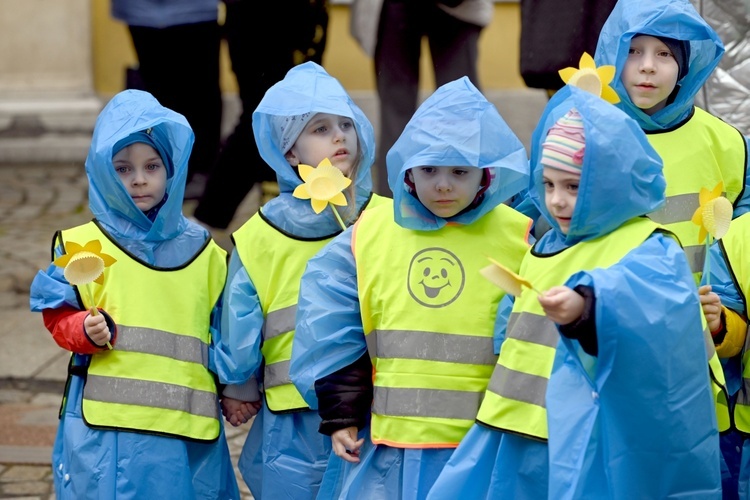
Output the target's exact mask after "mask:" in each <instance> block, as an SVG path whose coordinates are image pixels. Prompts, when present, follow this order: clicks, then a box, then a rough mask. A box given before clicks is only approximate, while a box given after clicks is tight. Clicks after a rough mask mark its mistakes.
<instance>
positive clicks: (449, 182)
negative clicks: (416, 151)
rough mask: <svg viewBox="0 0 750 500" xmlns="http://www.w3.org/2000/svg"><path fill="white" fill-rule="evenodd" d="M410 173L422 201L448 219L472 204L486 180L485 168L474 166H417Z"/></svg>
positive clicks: (437, 213) (432, 210)
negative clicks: (483, 179)
mask: <svg viewBox="0 0 750 500" xmlns="http://www.w3.org/2000/svg"><path fill="white" fill-rule="evenodd" d="M406 175H408V176H409V179H410V180H411V181H412V182H413V183H414V187H415V189H416V191H417V197H418V198H419V201H420V202H422V204H423V205H424V206H425V207H427V209H428V210H429V211H430V212H432V213H433V214H435V215H437V216H438V217H442V218H444V219H445V218H448V217H453V216H454V215H456V214H457V213H459V212H460V211H461V210H463V209H464V208H466V207H468V206H469V205H470V204H471V202H472V201H474V198H475V197H476V194H477V191H479V184H480V183H481V182H482V169H481V168H473V167H415V168H412V169H411V170H409V171H407V172H406Z"/></svg>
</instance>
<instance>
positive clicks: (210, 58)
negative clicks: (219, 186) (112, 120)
mask: <svg viewBox="0 0 750 500" xmlns="http://www.w3.org/2000/svg"><path fill="white" fill-rule="evenodd" d="M218 5H219V3H218V0H112V17H114V18H115V19H118V20H120V21H122V22H124V23H126V24H127V25H128V30H129V31H130V36H131V38H132V40H133V47H134V48H135V52H136V54H137V56H138V67H139V74H140V77H141V80H142V83H143V87H144V88H143V90H146V91H148V92H149V93H151V94H152V95H153V96H154V97H156V99H157V100H158V101H159V103H160V104H161V105H162V106H164V107H167V108H170V109H172V110H174V111H177V112H178V113H180V114H182V115H184V116H185V118H187V121H188V122H189V123H190V127H191V128H192V129H193V131H194V132H195V145H194V147H193V152H192V154H191V155H190V161H189V163H188V178H187V180H188V186H187V187H186V194H185V197H186V198H194V197H197V196H199V195H200V192H201V191H202V184H203V183H204V182H205V177H206V176H208V175H209V173H210V171H211V169H212V167H213V165H214V163H215V161H216V155H217V154H218V152H219V141H220V137H221V89H220V87H219V44H220V40H221V34H220V31H219V24H218ZM196 174H201V175H199V176H198V177H196ZM201 176H203V179H202V180H201V179H200V177H201ZM191 181H192V182H191Z"/></svg>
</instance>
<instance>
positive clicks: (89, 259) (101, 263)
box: [52, 240, 117, 285]
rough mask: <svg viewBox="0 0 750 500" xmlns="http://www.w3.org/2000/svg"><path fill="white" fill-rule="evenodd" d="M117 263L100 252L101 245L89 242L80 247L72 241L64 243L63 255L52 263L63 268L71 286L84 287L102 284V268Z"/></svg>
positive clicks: (97, 241) (96, 241)
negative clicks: (88, 284) (89, 284)
mask: <svg viewBox="0 0 750 500" xmlns="http://www.w3.org/2000/svg"><path fill="white" fill-rule="evenodd" d="M115 262H117V260H116V259H115V258H114V257H112V256H111V255H107V254H106V253H103V252H102V243H101V242H100V241H99V240H91V241H89V242H88V243H86V244H85V245H83V246H81V245H79V244H78V243H76V242H74V241H68V242H66V243H65V255H61V256H60V257H58V258H56V259H55V260H54V261H53V262H52V263H53V264H54V265H56V266H59V267H62V268H64V271H63V273H64V275H65V279H67V280H68V282H69V283H70V284H71V285H84V284H86V283H91V282H92V281H93V282H95V283H98V284H100V285H101V284H102V283H103V282H104V274H103V272H104V268H105V267H109V266H111V265H112V264H114V263H115Z"/></svg>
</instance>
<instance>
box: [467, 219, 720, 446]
mask: <svg viewBox="0 0 750 500" xmlns="http://www.w3.org/2000/svg"><path fill="white" fill-rule="evenodd" d="M658 229H659V226H658V225H657V224H655V223H654V222H652V221H650V220H648V219H646V218H635V219H632V220H630V221H628V222H626V223H625V224H623V225H622V226H620V227H619V228H618V229H616V230H615V231H613V232H611V233H609V234H607V235H604V236H602V237H600V238H597V239H594V240H591V241H584V242H581V243H578V244H576V245H574V246H572V247H569V248H566V249H565V250H563V251H561V252H557V253H554V254H549V255H537V254H535V253H534V251H533V249H532V250H531V251H529V253H528V254H527V256H526V258H525V259H524V261H523V264H522V265H521V272H520V274H521V276H523V277H524V278H526V279H528V280H529V281H530V282H532V283H534V286H535V287H536V288H538V289H540V290H546V289H548V288H550V287H552V286H556V285H560V284H562V283H564V282H565V281H566V280H567V279H568V278H569V277H570V275H571V274H572V273H573V272H575V271H578V270H591V269H594V268H597V267H599V268H607V267H610V266H612V265H613V264H615V263H617V262H619V261H620V260H622V258H623V257H625V255H627V254H628V253H629V252H630V251H631V250H633V249H634V248H636V247H638V246H639V245H641V244H642V243H643V242H644V241H646V239H647V238H648V237H649V236H650V235H651V234H652V233H653V232H654V231H656V230H658ZM704 333H708V330H707V329H705V328H704ZM709 338H710V335H709ZM558 341H559V334H558V330H557V327H556V326H555V324H554V323H553V322H552V321H550V320H549V319H548V318H547V317H546V316H545V315H544V311H543V310H542V307H541V305H540V304H539V301H538V300H537V297H536V294H534V293H528V292H527V293H524V294H522V295H521V296H520V297H517V298H516V300H515V303H514V305H513V310H512V312H511V316H510V318H509V322H508V327H507V332H506V336H505V340H504V341H503V345H502V347H501V348H500V356H499V357H498V361H497V366H496V367H495V371H494V372H493V374H492V378H491V380H490V382H489V385H488V387H487V394H486V395H485V398H484V401H483V403H482V406H481V408H480V410H479V414H478V416H477V421H479V422H480V423H482V424H485V425H488V426H491V427H493V428H496V429H499V430H502V431H506V432H511V433H514V434H518V435H521V436H524V437H528V438H531V439H536V440H541V441H546V440H547V438H548V430H547V409H546V401H545V397H546V393H547V384H548V382H549V377H550V375H551V373H552V365H553V363H554V359H555V351H556V349H557V344H558ZM710 346H711V349H712V352H709V356H710V355H711V354H713V357H714V358H716V361H717V362H718V358H717V357H716V354H715V352H713V343H710ZM719 373H720V375H721V376H722V377H723V373H722V372H721V366H720V365H719ZM722 380H723V378H722Z"/></svg>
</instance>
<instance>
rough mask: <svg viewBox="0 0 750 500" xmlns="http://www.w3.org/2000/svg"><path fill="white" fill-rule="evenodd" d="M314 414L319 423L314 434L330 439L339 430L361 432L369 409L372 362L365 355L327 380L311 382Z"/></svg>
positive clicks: (329, 376)
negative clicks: (314, 398) (317, 417)
mask: <svg viewBox="0 0 750 500" xmlns="http://www.w3.org/2000/svg"><path fill="white" fill-rule="evenodd" d="M315 394H316V395H317V396H318V413H319V414H320V418H321V419H322V422H321V423H320V428H319V429H318V431H319V432H320V433H321V434H325V435H327V436H330V435H331V434H333V433H334V432H336V431H337V430H339V429H345V428H347V427H353V426H356V427H357V429H362V428H363V427H364V426H365V424H366V422H367V417H368V415H369V413H370V407H371V406H372V362H371V361H370V355H369V354H368V353H365V354H363V355H362V357H361V358H359V359H358V360H357V361H355V362H354V363H352V364H351V365H349V366H346V367H344V368H342V369H340V370H338V371H336V372H334V373H332V374H330V375H328V376H327V377H324V378H322V379H320V380H316V381H315Z"/></svg>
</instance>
